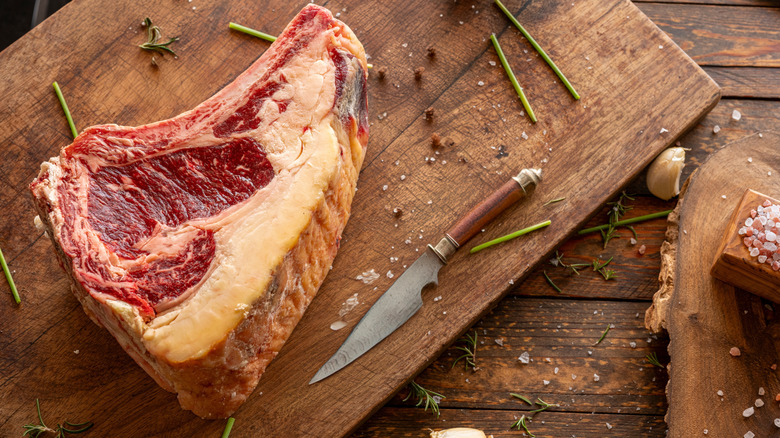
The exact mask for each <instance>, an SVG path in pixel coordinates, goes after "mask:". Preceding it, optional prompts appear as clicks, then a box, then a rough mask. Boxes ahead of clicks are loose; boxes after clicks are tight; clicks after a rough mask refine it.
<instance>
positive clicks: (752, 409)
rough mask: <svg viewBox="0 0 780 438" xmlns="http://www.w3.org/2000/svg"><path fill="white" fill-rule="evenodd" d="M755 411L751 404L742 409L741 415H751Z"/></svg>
mask: <svg viewBox="0 0 780 438" xmlns="http://www.w3.org/2000/svg"><path fill="white" fill-rule="evenodd" d="M755 412H756V410H755V409H754V408H753V406H751V407H749V408H747V409H745V410H744V411H742V416H743V417H745V418H747V417H749V416H751V415H753V414H754V413H755Z"/></svg>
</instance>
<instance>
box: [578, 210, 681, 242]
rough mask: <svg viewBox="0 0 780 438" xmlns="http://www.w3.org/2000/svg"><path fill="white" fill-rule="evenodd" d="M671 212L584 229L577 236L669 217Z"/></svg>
mask: <svg viewBox="0 0 780 438" xmlns="http://www.w3.org/2000/svg"><path fill="white" fill-rule="evenodd" d="M671 212H672V210H664V211H658V212H655V213H650V214H646V215H644V216H637V217H632V218H630V219H624V220H622V221H617V222H615V223H614V224H603V225H599V226H597V227H591V228H585V229H584V230H580V231H578V232H577V234H588V233H593V232H596V231H601V230H604V229H607V228H609V227H610V225H612V226H613V227H622V226H626V225H629V224H634V223H637V222H643V221H649V220H651V219H658V218H661V217H666V216H669V213H671ZM628 228H631V227H628ZM634 233H636V231H634ZM634 235H635V236H636V234H634ZM634 238H635V239H636V237H634Z"/></svg>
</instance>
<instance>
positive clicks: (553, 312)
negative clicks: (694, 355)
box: [355, 297, 667, 437]
mask: <svg viewBox="0 0 780 438" xmlns="http://www.w3.org/2000/svg"><path fill="white" fill-rule="evenodd" d="M446 299H447V298H446V297H445V298H443V300H442V301H444V300H446ZM646 308H647V304H646V303H643V302H627V301H597V300H589V301H581V300H570V299H544V298H529V297H523V298H518V297H512V298H507V299H505V300H503V301H502V302H501V304H500V305H499V306H498V307H497V308H496V309H494V310H493V311H492V312H491V313H490V314H488V315H487V316H486V317H485V318H483V319H482V320H481V321H480V322H479V323H478V324H477V325H476V326H474V327H473V329H474V330H476V332H477V335H478V347H477V365H478V366H479V369H478V370H477V371H471V370H467V369H465V367H464V366H463V365H462V362H461V363H459V364H458V365H456V366H455V368H452V363H453V361H454V359H455V358H456V357H457V356H459V355H460V353H459V351H458V350H455V349H454V348H450V349H449V350H447V352H446V353H445V354H443V355H442V356H441V357H439V359H437V360H436V361H435V362H434V363H433V364H432V365H431V366H430V367H428V368H427V369H426V370H425V371H424V372H423V373H422V374H420V375H419V376H417V377H416V378H415V381H416V382H417V383H419V384H421V385H422V386H423V387H425V388H427V389H430V390H433V391H436V392H439V393H441V394H443V395H445V396H446V398H445V399H443V400H442V402H441V405H440V406H441V408H442V412H443V413H442V417H441V418H440V419H436V418H435V417H433V416H432V415H431V414H430V413H426V412H423V410H422V409H420V408H417V411H416V412H415V411H408V410H407V409H405V408H404V407H405V406H406V407H410V406H412V403H411V401H407V402H406V403H404V402H403V401H402V399H403V398H404V397H406V395H407V391H406V390H405V389H404V390H402V391H401V392H400V393H399V394H397V395H396V396H395V397H394V398H393V399H392V400H391V401H390V403H388V405H387V406H386V407H385V408H383V409H382V410H380V411H379V413H378V415H376V416H374V417H372V418H371V419H370V420H369V421H368V422H367V423H366V424H365V425H364V426H363V427H361V429H360V431H358V432H357V433H356V434H355V436H366V437H367V436H386V434H388V433H390V434H392V435H393V436H396V435H399V436H409V435H404V434H413V433H415V432H416V433H419V431H420V430H425V429H426V428H441V427H455V426H459V425H476V426H478V427H483V428H484V429H485V430H486V432H488V431H489V432H490V433H501V432H502V431H503V432H506V429H508V426H509V425H511V424H512V422H513V421H514V420H509V421H507V417H506V415H505V414H506V412H507V411H510V412H514V413H515V414H516V415H517V416H519V415H521V414H522V413H523V412H525V413H527V411H528V410H529V407H528V406H527V405H525V404H524V403H522V402H520V401H519V400H517V399H516V398H513V397H511V396H510V395H509V393H510V392H514V393H519V394H523V395H525V396H527V397H529V398H531V399H533V400H535V399H536V397H541V398H542V399H543V400H545V401H547V402H550V403H558V404H560V405H561V406H560V407H559V408H556V409H555V411H558V412H567V413H569V414H570V415H568V416H567V417H566V418H571V419H574V418H578V419H583V420H586V419H587V421H594V422H602V420H600V419H601V418H604V417H603V416H602V415H604V414H609V415H615V417H614V418H615V419H614V420H607V421H610V422H611V421H617V419H618V418H624V419H625V420H627V421H632V420H631V418H635V417H637V416H643V417H646V416H650V417H653V418H657V419H659V420H660V418H661V416H662V415H663V414H664V412H665V410H666V403H665V395H664V387H665V385H666V372H665V370H662V369H660V368H657V367H653V366H651V365H649V364H648V363H646V362H645V359H644V357H645V356H646V355H647V354H649V353H651V352H655V353H657V354H658V356H659V358H660V359H661V361H662V362H665V361H666V360H667V356H666V352H665V351H666V339H665V338H664V337H661V338H660V339H659V338H658V337H657V336H655V335H650V334H649V333H648V332H647V330H646V329H645V328H644V311H645V309H646ZM609 324H614V325H615V327H614V328H613V329H611V330H610V331H609V333H608V334H607V336H606V337H605V338H604V340H603V341H602V342H601V343H600V344H599V345H596V346H594V344H595V342H596V341H597V340H598V339H599V337H600V336H601V334H602V333H603V331H604V329H605V328H606V326H607V325H609ZM499 342H500V345H499ZM632 342H634V343H635V345H636V347H635V348H633V347H631V343H632ZM523 352H528V353H529V355H530V359H532V361H531V362H529V363H528V364H522V363H520V362H519V361H518V357H519V356H520V355H521V354H522V353H523ZM548 359H549V361H548ZM555 368H558V373H557V374H556V373H555ZM594 374H598V376H599V380H598V381H594ZM572 375H575V376H576V378H575V379H572ZM544 380H547V381H549V384H548V385H545V384H544ZM397 412H408V413H407V414H405V418H404V422H403V424H396V423H395V422H393V424H392V427H393V429H392V432H391V431H388V430H384V431H383V428H385V427H390V425H389V424H388V423H389V422H392V420H391V419H390V418H388V417H391V416H393V415H395V413H397ZM475 412H481V413H484V415H485V417H484V419H483V421H480V422H476V423H472V422H471V421H470V420H469V419H470V418H472V417H471V415H475V414H474V413H475ZM510 418H511V417H510ZM538 419H540V420H541V419H542V415H540V416H539V417H538ZM452 421H455V423H454V424H452V423H451V422H452ZM572 421H573V420H572ZM535 423H536V424H537V426H538V427H540V426H539V423H538V422H535ZM577 424H579V423H577ZM601 426H605V425H604V424H603V422H602V424H601ZM613 426H614V425H613ZM653 426H654V427H657V425H656V424H655V423H653ZM534 429H536V428H532V430H533V431H534V433H536V432H537V430H534ZM626 430H628V429H626ZM632 430H633V432H634V433H637V432H638V431H639V430H643V429H641V428H635V429H632ZM644 430H647V429H644ZM538 432H540V433H542V434H545V433H546V434H550V435H553V436H559V433H560V432H558V431H547V432H545V431H544V430H538ZM571 433H572V434H576V435H577V436H580V432H578V431H574V430H572V432H571ZM603 433H604V434H607V435H609V434H610V432H608V431H607V429H604V431H603ZM567 436H568V435H567ZM610 436H611V435H610Z"/></svg>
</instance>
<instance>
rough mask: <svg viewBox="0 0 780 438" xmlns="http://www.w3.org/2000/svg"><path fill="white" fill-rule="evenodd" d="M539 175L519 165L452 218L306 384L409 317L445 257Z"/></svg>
mask: <svg viewBox="0 0 780 438" xmlns="http://www.w3.org/2000/svg"><path fill="white" fill-rule="evenodd" d="M541 179H542V172H541V170H539V169H523V170H522V171H520V173H519V174H518V175H517V176H514V177H512V178H511V179H510V180H509V181H507V182H506V183H504V185H503V186H501V187H500V188H499V189H498V190H496V191H495V192H493V193H492V194H491V195H489V196H488V197H487V198H486V199H485V200H483V201H482V202H481V203H479V204H478V205H477V206H476V207H474V208H473V209H472V210H471V211H469V212H468V213H467V214H466V215H465V216H464V217H462V218H461V219H460V220H459V221H457V222H456V223H455V225H453V226H452V227H451V228H450V229H449V230H448V231H447V232H446V233H445V234H444V237H443V238H442V239H441V240H440V241H439V243H438V244H436V246H431V245H428V248H427V249H426V250H425V252H424V253H423V254H422V255H421V256H420V257H419V258H418V259H417V260H416V261H415V262H414V263H413V264H412V266H410V267H409V268H408V269H407V270H406V271H405V272H404V273H403V274H402V275H401V276H400V277H399V278H398V280H396V281H395V283H393V285H392V286H390V288H389V289H388V290H387V291H386V292H385V293H384V294H382V296H381V297H379V299H378V300H377V301H376V302H375V303H374V304H373V305H372V306H371V308H370V309H368V312H366V314H365V315H364V316H363V318H361V319H360V322H358V324H357V325H356V326H355V328H354V329H353V330H352V332H351V333H350V334H349V336H348V337H347V339H346V340H345V341H344V343H343V344H341V346H340V347H339V349H338V350H337V351H336V353H335V354H333V356H331V358H330V359H328V361H327V362H325V364H324V365H323V366H322V367H321V368H320V369H319V370H318V371H317V374H315V375H314V377H313V378H312V379H311V381H309V384H310V385H311V384H312V383H316V382H319V381H320V380H323V379H325V378H326V377H329V376H331V375H333V374H334V373H336V372H337V371H339V370H341V369H342V368H344V367H346V366H347V365H349V364H350V363H352V362H353V361H354V360H355V359H357V358H359V357H360V356H362V355H363V354H364V353H365V352H367V351H368V350H370V349H371V348H373V347H374V346H375V345H377V344H379V342H381V341H382V340H383V339H385V338H386V337H388V336H389V335H390V334H391V333H393V332H394V331H395V330H396V329H398V327H400V326H402V325H403V324H404V323H405V322H406V321H408V320H409V318H411V317H412V315H414V314H415V313H417V311H418V310H420V308H421V307H422V305H423V302H422V289H423V288H424V287H425V286H428V285H429V284H434V285H437V284H438V274H439V269H441V268H442V267H443V266H444V265H446V264H447V258H448V257H450V256H452V255H453V254H454V253H455V251H457V250H458V248H459V247H460V246H462V245H463V244H465V243H466V242H467V241H468V240H469V239H470V238H472V237H473V236H474V235H475V234H477V232H479V231H480V230H481V229H482V227H483V226H485V225H486V224H487V223H488V222H490V221H491V220H493V219H494V218H495V217H496V216H498V214H499V213H501V212H502V211H504V210H506V209H507V208H508V207H509V206H511V205H512V204H514V203H515V202H517V201H519V200H520V199H522V198H523V197H525V196H526V195H528V192H529V190H530V189H532V188H533V187H535V186H536V185H537V184H538V183H539V182H540V181H541Z"/></svg>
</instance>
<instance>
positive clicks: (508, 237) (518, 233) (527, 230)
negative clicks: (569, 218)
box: [469, 220, 552, 254]
mask: <svg viewBox="0 0 780 438" xmlns="http://www.w3.org/2000/svg"><path fill="white" fill-rule="evenodd" d="M551 223H552V222H550V221H549V220H546V221H544V222H541V223H538V224H536V225H531V226H530V227H528V228H523V229H522V230H518V231H515V232H514V233H512V234H507V235H506V236H502V237H499V238H498V239H493V240H491V241H488V242H485V243H483V244H481V245H477V246H475V247H474V248H471V251H469V252H470V253H471V254H474V253H475V252H479V251H482V250H483V249H485V248H488V247H491V246H493V245H496V244H498V243H502V242H506V241H507V240H512V239H514V238H515V237H520V236H522V235H523V234H528V233H530V232H531V231H536V230H538V229H539V228H544V227H546V226H548V225H550V224H551Z"/></svg>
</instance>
